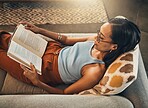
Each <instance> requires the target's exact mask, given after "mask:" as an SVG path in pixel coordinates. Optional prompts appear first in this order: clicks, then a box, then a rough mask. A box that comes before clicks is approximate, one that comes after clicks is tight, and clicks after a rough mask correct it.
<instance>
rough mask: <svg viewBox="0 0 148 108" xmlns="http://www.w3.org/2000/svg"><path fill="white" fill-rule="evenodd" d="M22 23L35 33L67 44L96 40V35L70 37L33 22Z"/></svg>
mask: <svg viewBox="0 0 148 108" xmlns="http://www.w3.org/2000/svg"><path fill="white" fill-rule="evenodd" d="M20 23H21V24H24V25H25V28H26V29H28V30H31V31H33V32H34V33H39V34H42V35H44V36H46V37H49V38H51V39H53V40H56V41H58V42H60V43H62V44H65V45H73V44H75V43H76V42H83V41H87V40H94V36H89V37H68V36H65V35H61V34H59V33H56V32H52V31H48V30H46V29H43V28H39V27H37V26H35V25H33V24H30V23H28V22H20Z"/></svg>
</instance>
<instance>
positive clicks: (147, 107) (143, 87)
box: [121, 53, 148, 108]
mask: <svg viewBox="0 0 148 108" xmlns="http://www.w3.org/2000/svg"><path fill="white" fill-rule="evenodd" d="M121 95H123V96H124V97H126V98H128V99H129V100H130V101H131V102H132V103H133V104H134V106H135V108H148V78H147V75H146V71H145V68H144V64H143V60H142V57H141V53H140V54H139V67H138V77H137V80H136V81H135V82H134V83H133V84H132V85H130V86H129V87H128V88H127V89H126V90H125V91H124V92H123V93H122V94H121Z"/></svg>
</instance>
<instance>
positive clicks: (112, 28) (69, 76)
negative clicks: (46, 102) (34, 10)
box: [0, 18, 140, 94]
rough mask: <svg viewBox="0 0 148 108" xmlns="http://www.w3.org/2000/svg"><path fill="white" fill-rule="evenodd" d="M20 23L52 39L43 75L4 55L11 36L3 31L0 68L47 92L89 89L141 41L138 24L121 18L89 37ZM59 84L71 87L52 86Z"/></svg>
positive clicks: (69, 92)
mask: <svg viewBox="0 0 148 108" xmlns="http://www.w3.org/2000/svg"><path fill="white" fill-rule="evenodd" d="M22 24H24V25H26V29H29V30H31V31H33V32H35V33H40V34H42V35H45V36H47V37H49V38H52V39H54V40H55V42H53V41H52V42H51V41H49V42H48V46H47V49H46V51H45V54H44V55H43V65H42V75H38V74H37V72H36V69H35V67H34V65H33V64H30V67H31V70H29V69H28V68H26V67H24V66H22V65H19V64H18V63H17V62H15V61H13V60H11V59H10V58H9V57H7V56H6V52H7V49H8V42H9V40H10V38H11V35H10V34H8V33H4V32H3V33H1V40H0V42H1V43H0V46H1V49H0V56H1V60H0V68H1V69H3V70H5V71H7V72H8V73H9V74H11V75H12V76H13V77H15V78H16V79H18V80H21V81H23V82H26V83H29V84H33V85H35V86H38V87H39V88H42V89H44V90H46V91H47V92H49V93H58V94H74V93H79V92H81V91H83V90H86V89H90V88H92V87H93V86H95V85H96V84H97V83H98V82H99V81H100V80H101V78H102V76H103V75H104V73H105V70H106V69H107V67H108V66H109V65H110V64H111V63H112V62H113V61H114V60H115V59H116V58H117V57H118V56H119V55H121V54H123V53H124V52H127V51H130V50H132V49H134V48H135V46H136V45H137V44H138V43H139V41H140V31H139V29H138V27H137V26H136V25H135V24H134V23H132V22H131V21H129V20H127V19H124V18H113V19H111V20H109V22H107V23H105V24H103V25H102V26H101V28H100V29H99V31H98V32H97V36H89V37H66V36H64V35H61V34H58V33H55V32H51V31H47V30H45V29H42V28H39V27H37V26H35V25H32V24H29V23H27V22H22ZM62 44H64V45H66V47H63V46H62ZM2 61H6V62H7V63H4V62H2ZM20 66H21V67H20ZM86 82H89V83H86ZM61 83H66V84H70V86H69V87H67V88H66V89H64V90H61V89H58V88H55V87H53V85H56V84H61Z"/></svg>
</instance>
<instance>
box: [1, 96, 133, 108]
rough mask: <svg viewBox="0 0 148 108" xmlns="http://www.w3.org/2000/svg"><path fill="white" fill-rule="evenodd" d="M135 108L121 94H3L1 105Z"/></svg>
mask: <svg viewBox="0 0 148 108" xmlns="http://www.w3.org/2000/svg"><path fill="white" fill-rule="evenodd" d="M12 105H13V107H14V108H26V107H27V108H133V105H132V103H131V102H130V101H129V100H127V99H126V98H124V97H120V96H110V97H109V96H80V95H3V96H1V97H0V107H3V108H11V107H12Z"/></svg>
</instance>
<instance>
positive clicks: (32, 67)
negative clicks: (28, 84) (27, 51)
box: [30, 63, 36, 72]
mask: <svg viewBox="0 0 148 108" xmlns="http://www.w3.org/2000/svg"><path fill="white" fill-rule="evenodd" d="M30 67H31V70H32V71H33V72H35V71H36V69H35V66H34V65H33V64H32V63H30Z"/></svg>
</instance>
